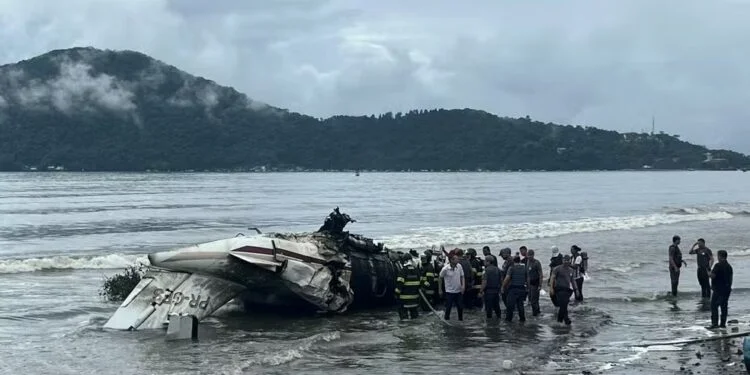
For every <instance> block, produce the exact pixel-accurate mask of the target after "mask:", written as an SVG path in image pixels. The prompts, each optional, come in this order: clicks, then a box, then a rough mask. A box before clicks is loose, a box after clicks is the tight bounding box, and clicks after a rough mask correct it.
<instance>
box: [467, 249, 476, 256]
mask: <svg viewBox="0 0 750 375" xmlns="http://www.w3.org/2000/svg"><path fill="white" fill-rule="evenodd" d="M466 254H467V255H469V256H477V251H476V250H474V248H472V247H470V248H468V249H467V250H466Z"/></svg>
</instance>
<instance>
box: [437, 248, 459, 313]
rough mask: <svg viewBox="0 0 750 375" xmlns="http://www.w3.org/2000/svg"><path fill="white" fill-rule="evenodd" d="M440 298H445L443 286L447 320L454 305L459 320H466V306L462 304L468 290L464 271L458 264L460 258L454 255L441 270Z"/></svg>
mask: <svg viewBox="0 0 750 375" xmlns="http://www.w3.org/2000/svg"><path fill="white" fill-rule="evenodd" d="M438 280H439V282H440V289H439V290H440V296H441V297H442V296H443V288H442V287H443V285H445V316H444V318H445V320H450V317H451V310H452V309H453V305H455V306H456V311H458V320H459V321H463V320H464V306H463V303H462V300H463V293H464V291H465V290H466V285H464V269H463V268H462V267H461V265H460V264H458V256H457V255H453V256H451V257H450V259H449V263H448V264H446V265H445V266H443V269H442V270H440V277H439V278H438Z"/></svg>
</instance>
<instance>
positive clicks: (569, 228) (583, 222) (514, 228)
mask: <svg viewBox="0 0 750 375" xmlns="http://www.w3.org/2000/svg"><path fill="white" fill-rule="evenodd" d="M733 217H734V216H733V215H732V214H731V213H729V212H727V211H715V212H699V213H695V214H686V213H662V214H651V215H637V216H625V217H617V216H613V217H596V218H585V219H580V220H569V221H544V222H538V223H516V224H494V225H473V226H464V227H424V228H415V229H410V230H409V233H406V234H400V235H395V236H387V237H384V238H382V239H379V240H378V241H382V242H383V243H385V244H386V245H387V246H388V247H390V248H396V249H403V248H421V247H430V246H432V245H434V244H436V243H440V244H450V245H468V244H479V243H484V244H492V243H504V242H509V241H520V240H529V239H535V238H547V237H557V236H562V235H568V234H575V233H589V232H603V231H612V230H630V229H638V228H646V227H652V226H657V225H665V224H674V223H681V222H688V221H710V220H726V219H731V218H733Z"/></svg>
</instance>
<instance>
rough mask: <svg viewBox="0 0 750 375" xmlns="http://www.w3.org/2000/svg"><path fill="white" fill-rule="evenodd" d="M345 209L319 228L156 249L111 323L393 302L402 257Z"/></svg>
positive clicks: (150, 324) (121, 325) (124, 325)
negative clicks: (359, 231) (357, 225)
mask: <svg viewBox="0 0 750 375" xmlns="http://www.w3.org/2000/svg"><path fill="white" fill-rule="evenodd" d="M349 222H355V220H353V219H352V218H351V217H350V216H349V215H347V214H342V213H341V212H340V211H339V209H338V207H337V208H336V209H335V210H334V211H333V212H332V213H331V214H330V215H329V216H328V217H327V218H326V220H325V223H324V224H323V226H322V227H320V229H318V231H316V232H312V233H302V234H281V233H269V234H261V233H260V231H258V234H257V235H252V236H244V235H241V234H239V235H237V236H236V237H233V238H228V239H223V240H218V241H213V242H207V243H202V244H198V245H194V246H189V247H185V248H180V249H176V250H171V251H164V252H157V253H152V254H149V256H148V259H149V262H150V263H151V265H150V266H148V270H147V272H146V274H145V275H144V276H143V277H142V279H141V281H140V282H139V283H138V285H137V286H136V287H135V288H134V289H133V291H132V292H131V293H130V295H128V297H127V298H126V299H125V300H124V301H123V302H122V304H121V305H120V307H119V308H118V309H117V311H115V313H114V314H113V315H112V317H111V318H110V319H109V320H108V321H107V322H106V323H105V325H104V328H110V329H121V330H136V329H155V328H164V327H166V325H167V324H168V323H169V317H170V316H172V315H175V314H176V315H192V316H194V317H195V318H196V319H197V320H202V319H204V318H206V317H207V316H209V315H211V314H212V313H213V312H214V311H216V310H217V309H219V308H220V307H221V306H223V305H225V304H226V303H227V302H229V301H230V300H232V299H235V298H236V299H237V300H238V301H240V302H241V303H242V304H243V305H244V307H245V310H248V311H251V310H252V308H253V307H254V306H264V307H281V308H288V309H291V310H292V311H300V310H308V311H311V312H323V313H343V312H345V311H347V309H349V308H353V309H354V308H367V307H376V306H386V305H391V304H393V303H394V302H395V299H394V289H395V282H396V281H395V277H396V276H395V275H396V273H397V272H398V268H400V265H399V262H398V261H397V259H399V256H400V254H397V253H394V252H391V251H390V250H389V249H387V248H386V247H385V246H383V244H382V243H377V244H375V243H374V242H373V241H372V240H371V239H369V238H367V237H364V236H361V235H356V234H350V233H349V232H345V231H344V227H345V226H346V225H347V224H348V223H349Z"/></svg>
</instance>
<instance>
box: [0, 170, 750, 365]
mask: <svg viewBox="0 0 750 375" xmlns="http://www.w3.org/2000/svg"><path fill="white" fill-rule="evenodd" d="M748 186H750V174H747V173H741V172H586V173H362V174H361V175H360V176H359V177H355V176H354V175H353V174H347V173H304V174H295V173H285V174H282V173H280V174H189V173H185V174H136V173H132V174H131V173H121V174H108V173H14V174H0V344H2V345H3V346H5V348H7V349H9V350H3V351H0V370H3V371H0V372H2V373H36V374H45V373H54V374H66V373H76V374H78V373H82V374H83V373H113V372H115V373H122V374H131V373H132V374H142V373H154V374H170V373H206V374H208V373H227V374H234V373H278V374H286V373H289V372H291V371H295V372H302V373H311V374H323V373H325V374H335V373H347V374H351V373H354V374H358V373H362V374H364V373H368V374H369V373H383V372H389V373H440V372H442V371H443V370H444V369H445V366H446V364H451V365H456V366H460V367H459V368H461V369H462V370H463V371H464V372H465V373H485V372H487V370H488V368H491V369H492V370H495V369H497V370H499V371H500V372H502V371H503V370H502V367H501V366H502V362H503V360H506V359H511V360H513V361H514V367H515V369H516V370H518V369H521V370H524V371H527V372H530V373H533V372H537V373H556V372H559V373H570V372H580V371H581V370H590V371H597V370H601V371H604V372H605V373H607V372H611V373H624V372H622V371H625V373H626V372H628V371H629V370H633V371H635V370H642V371H646V372H650V373H656V372H655V371H656V370H655V368H657V367H659V366H661V368H665V369H667V373H668V372H669V371H668V370H669V368H670V367H669V366H670V365H667V364H664V365H658V366H657V367H653V366H652V365H648V364H645V363H644V362H643V361H642V359H643V358H645V357H646V356H647V355H648V354H649V353H648V352H644V351H643V349H637V348H634V347H633V345H634V344H636V343H639V342H643V341H644V340H646V341H650V340H654V341H657V340H671V339H674V338H676V337H700V336H701V335H705V334H706V331H705V330H704V329H703V328H701V327H703V326H705V325H707V324H708V320H709V313H708V311H705V310H704V308H705V306H702V305H701V304H700V303H699V301H698V300H699V298H698V297H699V294H700V293H699V290H700V289H699V286H698V283H697V280H696V277H695V268H694V266H695V262H694V260H693V258H692V257H690V256H687V255H686V259H687V260H688V263H689V266H688V268H687V269H684V270H683V275H682V282H681V287H680V289H681V294H680V296H679V298H678V300H677V301H671V300H670V299H669V298H666V297H665V295H666V293H667V290H668V289H669V275H668V273H667V271H666V264H667V262H666V252H667V247H668V245H669V242H670V240H671V236H672V235H673V234H680V235H682V237H683V246H682V247H683V252H684V253H685V254H686V253H687V251H688V248H689V247H690V245H692V242H693V241H694V239H695V238H697V237H704V238H706V240H707V242H708V246H709V247H711V248H712V249H713V250H714V251H716V250H718V249H722V248H723V249H726V250H728V251H729V254H730V262H731V263H732V265H733V267H734V269H735V290H734V291H733V294H732V298H731V300H730V319H738V320H740V321H741V322H747V321H748V320H750V319H748V318H749V317H750V303H748V302H746V301H747V297H748V296H750V275H747V274H746V273H744V272H742V270H743V269H744V268H745V267H746V266H747V265H748V263H750V235H749V234H748V230H747V229H748V228H749V227H750V226H749V224H750V194H748V193H747V192H746V191H747V190H748ZM335 206H340V207H341V209H342V211H344V212H347V213H349V214H350V215H352V216H353V217H354V218H355V219H357V223H354V224H350V227H348V229H349V230H350V231H352V232H355V233H362V234H365V235H368V236H371V237H375V238H376V239H378V240H381V241H384V242H385V243H386V245H388V246H389V247H392V248H403V249H406V248H418V249H422V248H425V247H428V246H431V245H433V244H435V245H439V244H446V246H462V247H466V246H478V247H481V245H484V244H488V245H490V246H491V247H492V248H493V249H494V251H493V252H494V253H497V250H498V249H499V248H500V247H502V246H506V245H507V246H511V247H512V248H514V249H517V248H518V247H519V246H521V245H522V244H524V245H527V246H529V247H530V248H534V249H537V251H538V258H540V259H541V260H542V263H543V264H546V263H547V260H548V258H549V255H550V254H549V247H550V246H552V245H558V246H559V247H560V249H561V250H563V251H567V250H566V249H568V248H569V247H570V245H572V244H574V243H575V244H578V245H579V246H580V247H582V248H583V249H584V250H585V251H587V252H588V253H589V256H590V275H591V280H589V281H587V282H586V284H585V286H584V292H585V295H586V302H585V303H584V304H582V305H579V306H575V307H573V309H572V318H573V321H574V323H573V326H572V327H570V328H567V327H564V326H559V325H557V324H556V323H553V322H552V321H553V319H551V314H552V313H553V309H552V306H551V304H550V303H549V302H548V301H549V300H548V298H547V297H542V310H543V316H541V317H539V318H530V319H529V321H527V323H526V325H525V326H523V327H521V326H519V325H518V324H511V325H507V324H505V323H494V322H489V323H487V322H485V320H484V318H483V317H482V315H481V314H479V313H478V312H467V313H466V314H467V315H466V321H465V322H464V323H462V324H461V325H460V326H458V327H448V326H445V325H443V324H441V323H440V322H438V321H437V319H435V317H434V316H432V315H429V314H426V313H423V314H422V316H421V317H420V319H419V320H417V321H413V322H399V321H398V318H397V314H396V313H395V311H391V310H378V311H370V312H359V313H354V314H350V315H347V316H338V317H317V318H312V317H311V318H300V317H283V316H282V317H280V316H276V315H270V314H266V313H259V312H254V313H251V314H245V313H242V312H240V311H238V310H237V308H236V307H233V306H228V307H227V308H225V309H222V310H221V311H220V313H219V314H218V316H216V317H214V318H211V319H210V320H208V321H207V322H206V324H203V325H201V337H202V339H201V340H200V341H198V342H179V343H175V342H166V341H165V340H164V337H163V333H162V332H145V331H144V332H109V331H104V330H102V329H101V328H100V327H101V326H102V325H103V324H104V322H105V321H106V319H107V318H108V317H109V316H110V315H111V313H112V312H114V310H115V309H116V307H117V304H113V303H106V302H103V301H102V300H101V298H100V297H99V296H98V294H97V291H98V289H99V288H100V287H101V284H102V279H103V277H104V276H106V275H111V274H113V273H116V272H119V271H120V269H121V268H122V267H125V266H127V265H129V264H131V263H133V262H135V261H138V260H141V261H143V260H145V257H144V254H146V253H148V252H152V251H159V250H165V249H167V248H172V247H177V246H181V245H185V244H191V243H197V242H206V241H211V240H215V239H220V238H224V237H228V236H234V235H235V234H237V233H238V232H247V229H246V228H247V227H248V226H257V227H260V228H261V229H262V230H264V231H311V230H315V229H317V228H318V226H319V225H320V224H321V223H322V221H323V219H324V218H325V216H326V215H327V214H328V213H329V212H330V210H331V209H332V208H334V207H335ZM546 271H547V270H545V272H546ZM454 314H455V313H454ZM592 349H593V350H592ZM669 349H674V348H664V347H651V348H649V349H648V350H650V351H652V352H655V351H657V350H669ZM677 349H679V348H677ZM670 358H671V357H670ZM648 366H651V367H648ZM672 366H673V365H672ZM677 369H679V365H678V366H677Z"/></svg>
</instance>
